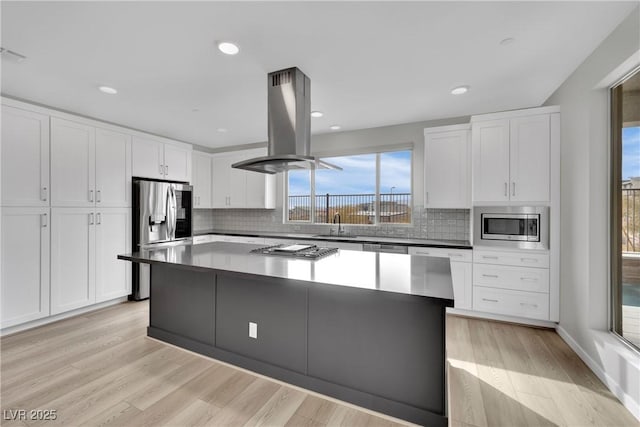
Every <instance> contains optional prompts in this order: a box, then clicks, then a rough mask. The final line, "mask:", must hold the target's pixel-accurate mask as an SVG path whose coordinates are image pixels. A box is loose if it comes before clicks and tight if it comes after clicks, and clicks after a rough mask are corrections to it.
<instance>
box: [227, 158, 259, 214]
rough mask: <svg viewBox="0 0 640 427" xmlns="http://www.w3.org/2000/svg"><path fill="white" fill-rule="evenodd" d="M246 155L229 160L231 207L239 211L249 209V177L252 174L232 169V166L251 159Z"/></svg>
mask: <svg viewBox="0 0 640 427" xmlns="http://www.w3.org/2000/svg"><path fill="white" fill-rule="evenodd" d="M250 158H251V157H250V156H247V155H246V154H240V155H235V156H232V157H230V158H229V159H228V161H229V163H228V164H227V168H228V169H229V207H230V208H234V209H238V208H246V207H247V176H248V175H249V174H250V173H254V172H248V171H246V170H243V169H236V168H232V167H231V165H232V164H234V163H235V162H239V161H241V160H246V159H250Z"/></svg>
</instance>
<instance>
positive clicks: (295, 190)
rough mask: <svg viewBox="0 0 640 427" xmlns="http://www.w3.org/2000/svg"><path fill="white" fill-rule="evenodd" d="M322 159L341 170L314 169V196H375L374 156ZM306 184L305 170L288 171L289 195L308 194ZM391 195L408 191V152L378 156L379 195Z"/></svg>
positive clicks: (409, 189) (409, 166) (409, 156)
mask: <svg viewBox="0 0 640 427" xmlns="http://www.w3.org/2000/svg"><path fill="white" fill-rule="evenodd" d="M323 160H325V161H327V162H329V163H332V164H335V165H337V166H340V167H342V170H341V171H337V170H330V169H321V170H317V171H316V194H326V193H329V194H375V192H376V155H375V154H362V155H357V156H342V157H326V158H323ZM309 182H310V181H309V172H308V171H293V172H289V195H290V196H296V195H308V194H309V186H310V184H309ZM392 187H393V190H391V189H392ZM391 192H393V193H394V194H395V193H410V192H411V151H410V150H406V151H393V152H388V153H381V154H380V193H391Z"/></svg>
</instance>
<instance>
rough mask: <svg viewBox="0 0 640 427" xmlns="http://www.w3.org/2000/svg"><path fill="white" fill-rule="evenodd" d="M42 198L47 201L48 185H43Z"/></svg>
mask: <svg viewBox="0 0 640 427" xmlns="http://www.w3.org/2000/svg"><path fill="white" fill-rule="evenodd" d="M40 198H41V199H42V200H43V201H45V202H46V201H47V187H42V191H41V194H40Z"/></svg>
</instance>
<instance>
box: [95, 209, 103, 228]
mask: <svg viewBox="0 0 640 427" xmlns="http://www.w3.org/2000/svg"><path fill="white" fill-rule="evenodd" d="M96 224H98V225H100V224H102V215H101V214H100V212H98V213H97V214H96Z"/></svg>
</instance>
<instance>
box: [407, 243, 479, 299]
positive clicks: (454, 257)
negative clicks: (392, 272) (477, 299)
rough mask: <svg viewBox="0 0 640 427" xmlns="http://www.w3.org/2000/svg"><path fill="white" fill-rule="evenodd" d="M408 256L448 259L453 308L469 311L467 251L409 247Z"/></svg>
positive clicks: (469, 268)
mask: <svg viewBox="0 0 640 427" xmlns="http://www.w3.org/2000/svg"><path fill="white" fill-rule="evenodd" d="M409 255H419V256H432V257H438V258H449V260H450V262H451V281H452V285H453V304H454V307H455V308H462V309H467V310H470V309H471V306H472V291H473V287H472V283H473V281H472V270H473V268H472V266H473V265H472V263H471V260H472V255H471V250H469V249H447V248H429V247H415V246H414V247H409Z"/></svg>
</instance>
